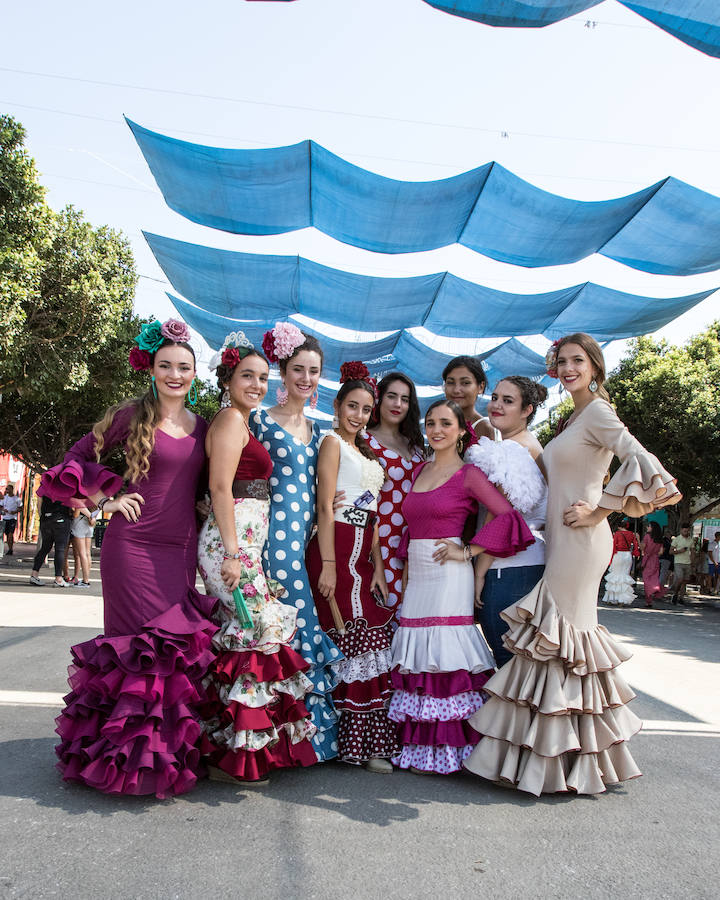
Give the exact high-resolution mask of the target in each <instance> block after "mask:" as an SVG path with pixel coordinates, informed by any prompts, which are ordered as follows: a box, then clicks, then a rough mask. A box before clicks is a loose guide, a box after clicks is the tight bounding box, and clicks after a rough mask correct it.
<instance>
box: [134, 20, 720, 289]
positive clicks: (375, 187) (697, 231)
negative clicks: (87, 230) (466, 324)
mask: <svg viewBox="0 0 720 900" xmlns="http://www.w3.org/2000/svg"><path fill="white" fill-rule="evenodd" d="M719 5H720V4H719ZM128 124H129V126H130V128H131V129H132V131H133V134H134V135H135V138H136V140H137V142H138V144H139V146H140V149H141V151H142V153H143V155H144V157H145V159H146V160H147V163H148V166H149V167H150V170H151V172H152V174H153V176H154V177H155V180H156V182H157V184H158V186H159V188H160V190H161V191H162V193H163V196H164V198H165V201H166V202H167V204H168V205H169V206H170V207H171V209H173V210H175V211H176V212H178V213H180V214H181V215H183V216H185V217H186V218H188V219H190V220H191V221H193V222H197V223H199V224H201V225H207V226H209V227H211V228H217V229H220V230H223V231H228V232H232V233H235V234H253V235H266V234H279V233H284V232H288V231H293V230H297V229H300V228H308V227H311V226H312V227H314V228H317V229H318V230H320V231H322V232H324V233H325V234H328V235H330V237H333V238H335V239H336V240H339V241H343V242H344V243H347V244H352V245H353V246H356V247H361V248H363V249H366V250H372V251H374V252H378V253H411V252H417V251H424V250H432V249H436V248H438V247H445V246H448V245H449V244H453V243H459V244H462V245H463V246H465V247H469V248H470V249H471V250H474V251H476V252H477V253H481V254H483V255H485V256H488V257H490V258H492V259H496V260H499V261H501V262H505V263H510V264H512V265H518V266H526V267H537V266H555V265H563V264H567V263H573V262H577V261H578V260H580V259H584V258H586V257H587V256H589V255H591V254H592V253H601V254H602V255H604V256H608V257H610V258H611V259H615V260H618V261H619V262H621V263H624V264H625V265H628V266H632V267H633V268H636V269H640V270H642V271H645V272H650V273H653V274H658V275H692V274H697V273H699V272H710V271H714V270H715V269H717V268H720V198H718V197H715V196H714V195H712V194H708V193H706V192H704V191H701V190H699V189H697V188H694V187H692V186H691V185H688V184H685V183H684V182H682V181H678V180H677V179H675V178H666V179H664V180H663V181H659V182H657V183H656V184H654V185H651V186H650V187H647V188H644V189H643V190H641V191H638V192H637V193H635V194H630V195H628V196H626V197H619V198H616V199H611V200H602V201H582V200H571V199H569V198H567V197H561V196H558V195H557V194H551V193H549V192H548V191H544V190H541V189H540V188H537V187H535V186H534V185H532V184H530V183H529V182H527V181H524V180H523V179H522V178H519V177H518V176H517V175H514V174H513V173H512V172H510V171H508V170H507V169H505V168H503V167H502V166H501V165H499V164H498V163H495V162H491V163H487V164H486V165H483V166H480V167H479V168H477V169H472V170H471V171H469V172H464V173H462V174H460V175H455V176H453V177H451V178H445V179H441V180H439V181H426V182H411V181H397V180H395V179H392V178H385V177H384V176H381V175H376V174H375V173H373V172H369V171H367V170H366V169H362V168H360V167H359V166H355V165H353V164H352V163H349V162H347V161H346V160H344V159H341V158H340V157H339V156H336V155H335V154H333V153H330V151H328V150H326V149H325V148H324V147H321V146H320V145H319V144H316V143H315V142H314V141H302V142H301V143H299V144H294V145H292V146H290V147H275V148H269V149H263V150H225V149H221V148H217V147H206V146H202V145H200V144H192V143H188V142H186V141H180V140H177V139H175V138H170V137H166V136H164V135H161V134H157V133H155V132H152V131H149V130H148V129H146V128H142V127H141V126H139V125H137V124H135V123H134V122H131V121H130V120H128Z"/></svg>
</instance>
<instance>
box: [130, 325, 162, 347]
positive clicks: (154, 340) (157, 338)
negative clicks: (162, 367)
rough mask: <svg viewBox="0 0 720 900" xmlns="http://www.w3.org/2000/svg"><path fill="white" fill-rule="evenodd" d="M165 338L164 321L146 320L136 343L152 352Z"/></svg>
mask: <svg viewBox="0 0 720 900" xmlns="http://www.w3.org/2000/svg"><path fill="white" fill-rule="evenodd" d="M164 340H165V336H164V335H163V333H162V323H161V322H158V321H157V319H155V320H154V321H153V322H145V324H144V325H143V326H142V330H141V331H140V334H139V335H138V336H137V337H136V338H135V343H136V344H137V345H138V347H139V348H140V349H141V350H147V352H148V353H150V354H152V353H155V351H156V350H157V349H158V347H159V346H160V344H162V342H163V341H164Z"/></svg>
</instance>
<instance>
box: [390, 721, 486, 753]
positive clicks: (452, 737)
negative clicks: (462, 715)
mask: <svg viewBox="0 0 720 900" xmlns="http://www.w3.org/2000/svg"><path fill="white" fill-rule="evenodd" d="M398 739H399V740H400V742H401V743H402V744H403V746H405V747H408V746H413V745H417V746H423V747H444V746H447V747H457V748H462V747H467V746H470V745H475V744H477V742H478V741H479V740H480V734H479V733H478V732H477V731H475V729H474V728H473V727H472V725H470V724H469V723H468V722H466V721H459V722H458V721H455V722H410V721H405V722H403V723H402V724H401V725H400V727H399V728H398Z"/></svg>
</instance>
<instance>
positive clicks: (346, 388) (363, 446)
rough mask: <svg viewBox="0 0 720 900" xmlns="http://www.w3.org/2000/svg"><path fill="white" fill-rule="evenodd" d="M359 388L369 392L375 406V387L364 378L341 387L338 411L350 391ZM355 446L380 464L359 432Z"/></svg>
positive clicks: (336, 399) (354, 379)
mask: <svg viewBox="0 0 720 900" xmlns="http://www.w3.org/2000/svg"><path fill="white" fill-rule="evenodd" d="M357 388H362V389H363V390H364V391H367V392H368V394H370V396H371V397H372V399H373V404H374V403H375V391H374V390H373V386H372V385H371V384H368V382H367V381H363V379H362V378H353V379H352V381H346V382H344V383H343V384H341V385H340V390H339V391H338V392H337V397H336V398H335V401H336V403H337V405H338V409H339V408H340V406H341V405H342V402H343V400H344V399H345V398H346V397H347V395H348V394H349V393H350V391H354V390H356V389H357ZM355 446H356V447H357V448H358V450H359V451H360V452H361V453H362V455H363V456H366V457H367V458H368V459H374V460H375V461H376V462H380V460H379V459H378V458H377V456H376V455H375V454H374V453H373V451H372V449H371V448H370V447H368V445H367V444H366V443H365V441H364V440H363V438H362V437H361V435H360V432H359V431H358V433H357V434H356V435H355Z"/></svg>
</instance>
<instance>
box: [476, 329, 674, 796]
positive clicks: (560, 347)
mask: <svg viewBox="0 0 720 900" xmlns="http://www.w3.org/2000/svg"><path fill="white" fill-rule="evenodd" d="M548 356H549V359H548V363H549V369H548V371H549V374H551V375H556V376H557V377H558V378H559V379H560V381H561V383H562V384H563V386H564V387H565V388H566V389H567V390H568V391H569V392H570V395H571V397H572V399H573V402H574V405H575V410H574V412H573V413H572V415H571V416H570V418H569V420H568V422H567V423H566V424H565V427H564V429H563V430H562V431H561V433H560V434H558V435H557V436H556V437H555V438H554V439H553V440H552V441H550V443H549V444H548V445H547V446H546V447H545V450H544V452H543V463H544V466H545V469H546V472H547V475H548V486H549V490H548V507H547V524H546V531H545V538H546V546H547V558H546V564H545V574H544V575H543V578H542V579H541V580H540V581H539V582H538V584H537V585H536V586H535V587H534V588H533V590H532V591H530V593H529V594H527V595H526V596H525V597H523V598H522V599H521V600H519V601H518V602H517V603H515V604H513V605H512V606H510V607H508V609H506V610H505V612H504V613H503V614H502V615H503V618H504V619H505V621H506V622H507V623H508V624H509V626H510V628H509V630H508V632H507V633H506V634H505V637H504V642H505V646H506V647H508V649H509V650H511V652H512V653H513V658H512V659H511V660H510V662H508V663H507V664H506V665H504V666H503V667H502V669H500V671H499V672H498V673H497V674H496V675H494V676H493V678H491V679H490V681H489V682H488V683H487V684H486V685H485V690H486V691H487V692H488V693H489V694H490V695H491V696H490V700H489V701H488V702H487V703H486V704H484V705H483V706H482V708H481V709H480V710H479V711H478V712H477V713H475V715H474V716H473V717H472V718H471V720H470V724H471V725H472V727H473V728H475V729H476V730H477V731H480V732H481V733H482V734H483V735H484V737H483V739H482V740H481V741H480V743H479V744H478V746H477V747H476V748H475V750H474V751H473V753H472V754H471V756H469V757H468V759H466V761H465V766H466V768H467V769H469V770H470V771H471V772H474V773H475V774H477V775H481V776H483V777H484V778H488V779H491V780H493V781H500V782H503V783H505V784H507V785H510V786H514V787H517V788H518V789H520V790H523V791H528V792H529V793H532V794H535V795H539V794H541V793H553V792H556V791H576V792H577V793H582V794H595V793H599V792H601V791H604V790H605V786H606V785H607V784H614V783H616V782H618V781H625V780H627V779H629V778H634V777H636V776H638V775H640V774H641V773H640V770H639V769H638V767H637V765H636V764H635V761H634V760H633V758H632V756H631V755H630V752H629V750H628V747H627V743H626V742H627V740H628V739H629V738H630V737H631V736H632V735H633V734H635V733H636V732H637V731H638V730H639V729H640V727H641V722H640V720H639V719H638V718H637V717H636V716H635V715H634V714H633V713H632V712H630V710H629V709H628V708H627V707H626V706H625V704H626V703H628V702H629V701H630V700H632V698H633V697H634V694H633V692H632V691H631V690H630V688H629V686H628V685H627V684H626V682H625V681H624V679H622V678H621V677H620V675H619V674H618V673H617V672H616V671H615V670H616V667H617V666H619V665H620V663H622V662H623V661H625V660H626V659H628V658H629V657H630V654H629V653H628V651H627V650H626V649H625V648H624V647H623V646H622V645H621V644H619V643H618V642H617V641H615V640H614V639H613V638H612V637H611V635H610V634H609V632H608V631H607V629H606V628H604V627H603V626H602V625H599V624H598V621H597V595H598V587H599V585H600V579H601V578H602V575H603V573H604V571H605V569H606V567H607V562H608V559H609V558H610V553H611V550H612V538H611V536H610V529H609V527H608V524H607V522H606V519H607V516H608V515H609V514H610V513H611V512H612V511H614V510H617V511H620V510H624V511H625V512H626V513H627V514H629V515H632V516H640V515H645V514H647V513H648V512H650V511H651V510H652V509H655V508H657V507H658V506H662V505H666V504H669V503H676V502H677V501H678V500H679V499H680V494H679V493H678V491H677V488H676V487H675V484H674V480H673V478H672V476H671V475H669V474H668V473H667V472H666V471H665V469H663V467H662V466H661V465H660V463H659V462H658V460H657V459H656V458H655V457H654V456H653V455H652V454H651V453H648V452H647V450H645V448H644V447H643V446H642V445H641V444H640V443H639V442H638V441H637V440H635V438H634V437H633V436H632V435H631V434H630V433H629V432H628V430H627V428H625V426H624V425H623V423H622V422H621V421H620V420H619V419H618V417H617V415H616V413H615V410H614V409H613V407H612V406H611V405H610V403H609V402H608V397H607V394H606V392H605V391H604V389H603V387H602V384H603V381H604V380H605V363H604V360H603V356H602V351H601V349H600V347H599V345H598V344H597V342H596V341H595V340H594V339H593V338H591V337H590V336H589V335H586V334H582V333H578V334H572V335H569V336H567V337H564V338H562V339H560V340H559V341H557V342H556V343H555V344H554V346H553V348H552V350H551V353H550V354H549V355H548ZM613 455H617V456H618V457H619V458H620V461H621V463H622V465H621V466H620V468H619V469H618V471H617V472H616V473H615V475H614V477H613V478H612V479H611V480H610V482H609V483H608V484H607V486H606V487H605V489H604V490H603V479H604V476H605V473H606V472H607V469H608V466H609V464H610V461H611V460H612V457H613Z"/></svg>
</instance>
